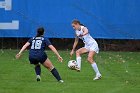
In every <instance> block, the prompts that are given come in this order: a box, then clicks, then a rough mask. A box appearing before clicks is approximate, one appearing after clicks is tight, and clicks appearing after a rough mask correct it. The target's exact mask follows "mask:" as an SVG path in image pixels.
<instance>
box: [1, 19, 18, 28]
mask: <svg viewBox="0 0 140 93" xmlns="http://www.w3.org/2000/svg"><path fill="white" fill-rule="evenodd" d="M0 29H3V30H7V29H14V30H18V29H19V21H17V20H13V21H12V23H0Z"/></svg>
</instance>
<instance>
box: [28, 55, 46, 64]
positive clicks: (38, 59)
mask: <svg viewBox="0 0 140 93" xmlns="http://www.w3.org/2000/svg"><path fill="white" fill-rule="evenodd" d="M47 58H48V57H47V55H46V54H41V55H38V56H37V55H29V61H30V64H39V63H41V64H43V63H44V62H45V61H46V60H47Z"/></svg>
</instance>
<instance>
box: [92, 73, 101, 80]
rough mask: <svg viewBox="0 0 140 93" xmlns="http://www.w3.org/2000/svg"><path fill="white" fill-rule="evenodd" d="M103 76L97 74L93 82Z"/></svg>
mask: <svg viewBox="0 0 140 93" xmlns="http://www.w3.org/2000/svg"><path fill="white" fill-rule="evenodd" d="M101 77H102V75H101V74H97V75H96V77H95V78H94V79H93V80H99V79H101Z"/></svg>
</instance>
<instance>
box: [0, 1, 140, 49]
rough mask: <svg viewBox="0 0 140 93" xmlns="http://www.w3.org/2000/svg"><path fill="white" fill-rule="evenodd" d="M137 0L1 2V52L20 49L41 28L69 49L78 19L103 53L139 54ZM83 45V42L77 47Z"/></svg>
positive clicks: (139, 39) (60, 44)
mask: <svg viewBox="0 0 140 93" xmlns="http://www.w3.org/2000/svg"><path fill="white" fill-rule="evenodd" d="M139 4H140V1H139V0H0V49H19V48H21V46H22V45H23V44H24V43H25V42H26V41H27V40H28V39H29V38H31V37H33V36H35V35H36V29H37V28H38V27H44V28H45V30H46V32H45V37H48V38H50V40H51V42H52V43H53V44H54V45H55V46H56V47H57V48H58V49H63V50H67V49H68V50H69V49H71V48H72V44H73V42H74V36H75V35H74V30H73V29H72V27H71V21H72V20H73V19H78V20H80V21H81V23H82V24H84V25H85V26H86V27H87V28H88V29H89V32H90V34H91V35H92V36H93V37H94V38H95V39H96V40H97V42H98V44H99V47H100V49H101V50H104V51H140V18H139V16H140V12H139V9H140V5H139ZM81 46H83V44H82V42H81V41H80V44H79V46H78V47H81Z"/></svg>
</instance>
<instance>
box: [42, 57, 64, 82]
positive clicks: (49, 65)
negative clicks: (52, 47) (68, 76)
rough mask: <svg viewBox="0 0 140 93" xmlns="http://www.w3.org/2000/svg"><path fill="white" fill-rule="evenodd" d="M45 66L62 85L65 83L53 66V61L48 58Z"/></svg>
mask: <svg viewBox="0 0 140 93" xmlns="http://www.w3.org/2000/svg"><path fill="white" fill-rule="evenodd" d="M43 66H44V67H46V68H47V69H48V70H49V71H50V72H51V73H52V75H53V76H54V77H55V78H56V79H57V81H59V82H60V83H63V82H64V81H63V80H62V79H61V77H60V75H59V73H58V71H57V69H56V68H55V67H54V66H53V64H52V63H51V61H50V60H49V59H48V58H47V59H46V61H45V62H44V63H43Z"/></svg>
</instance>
